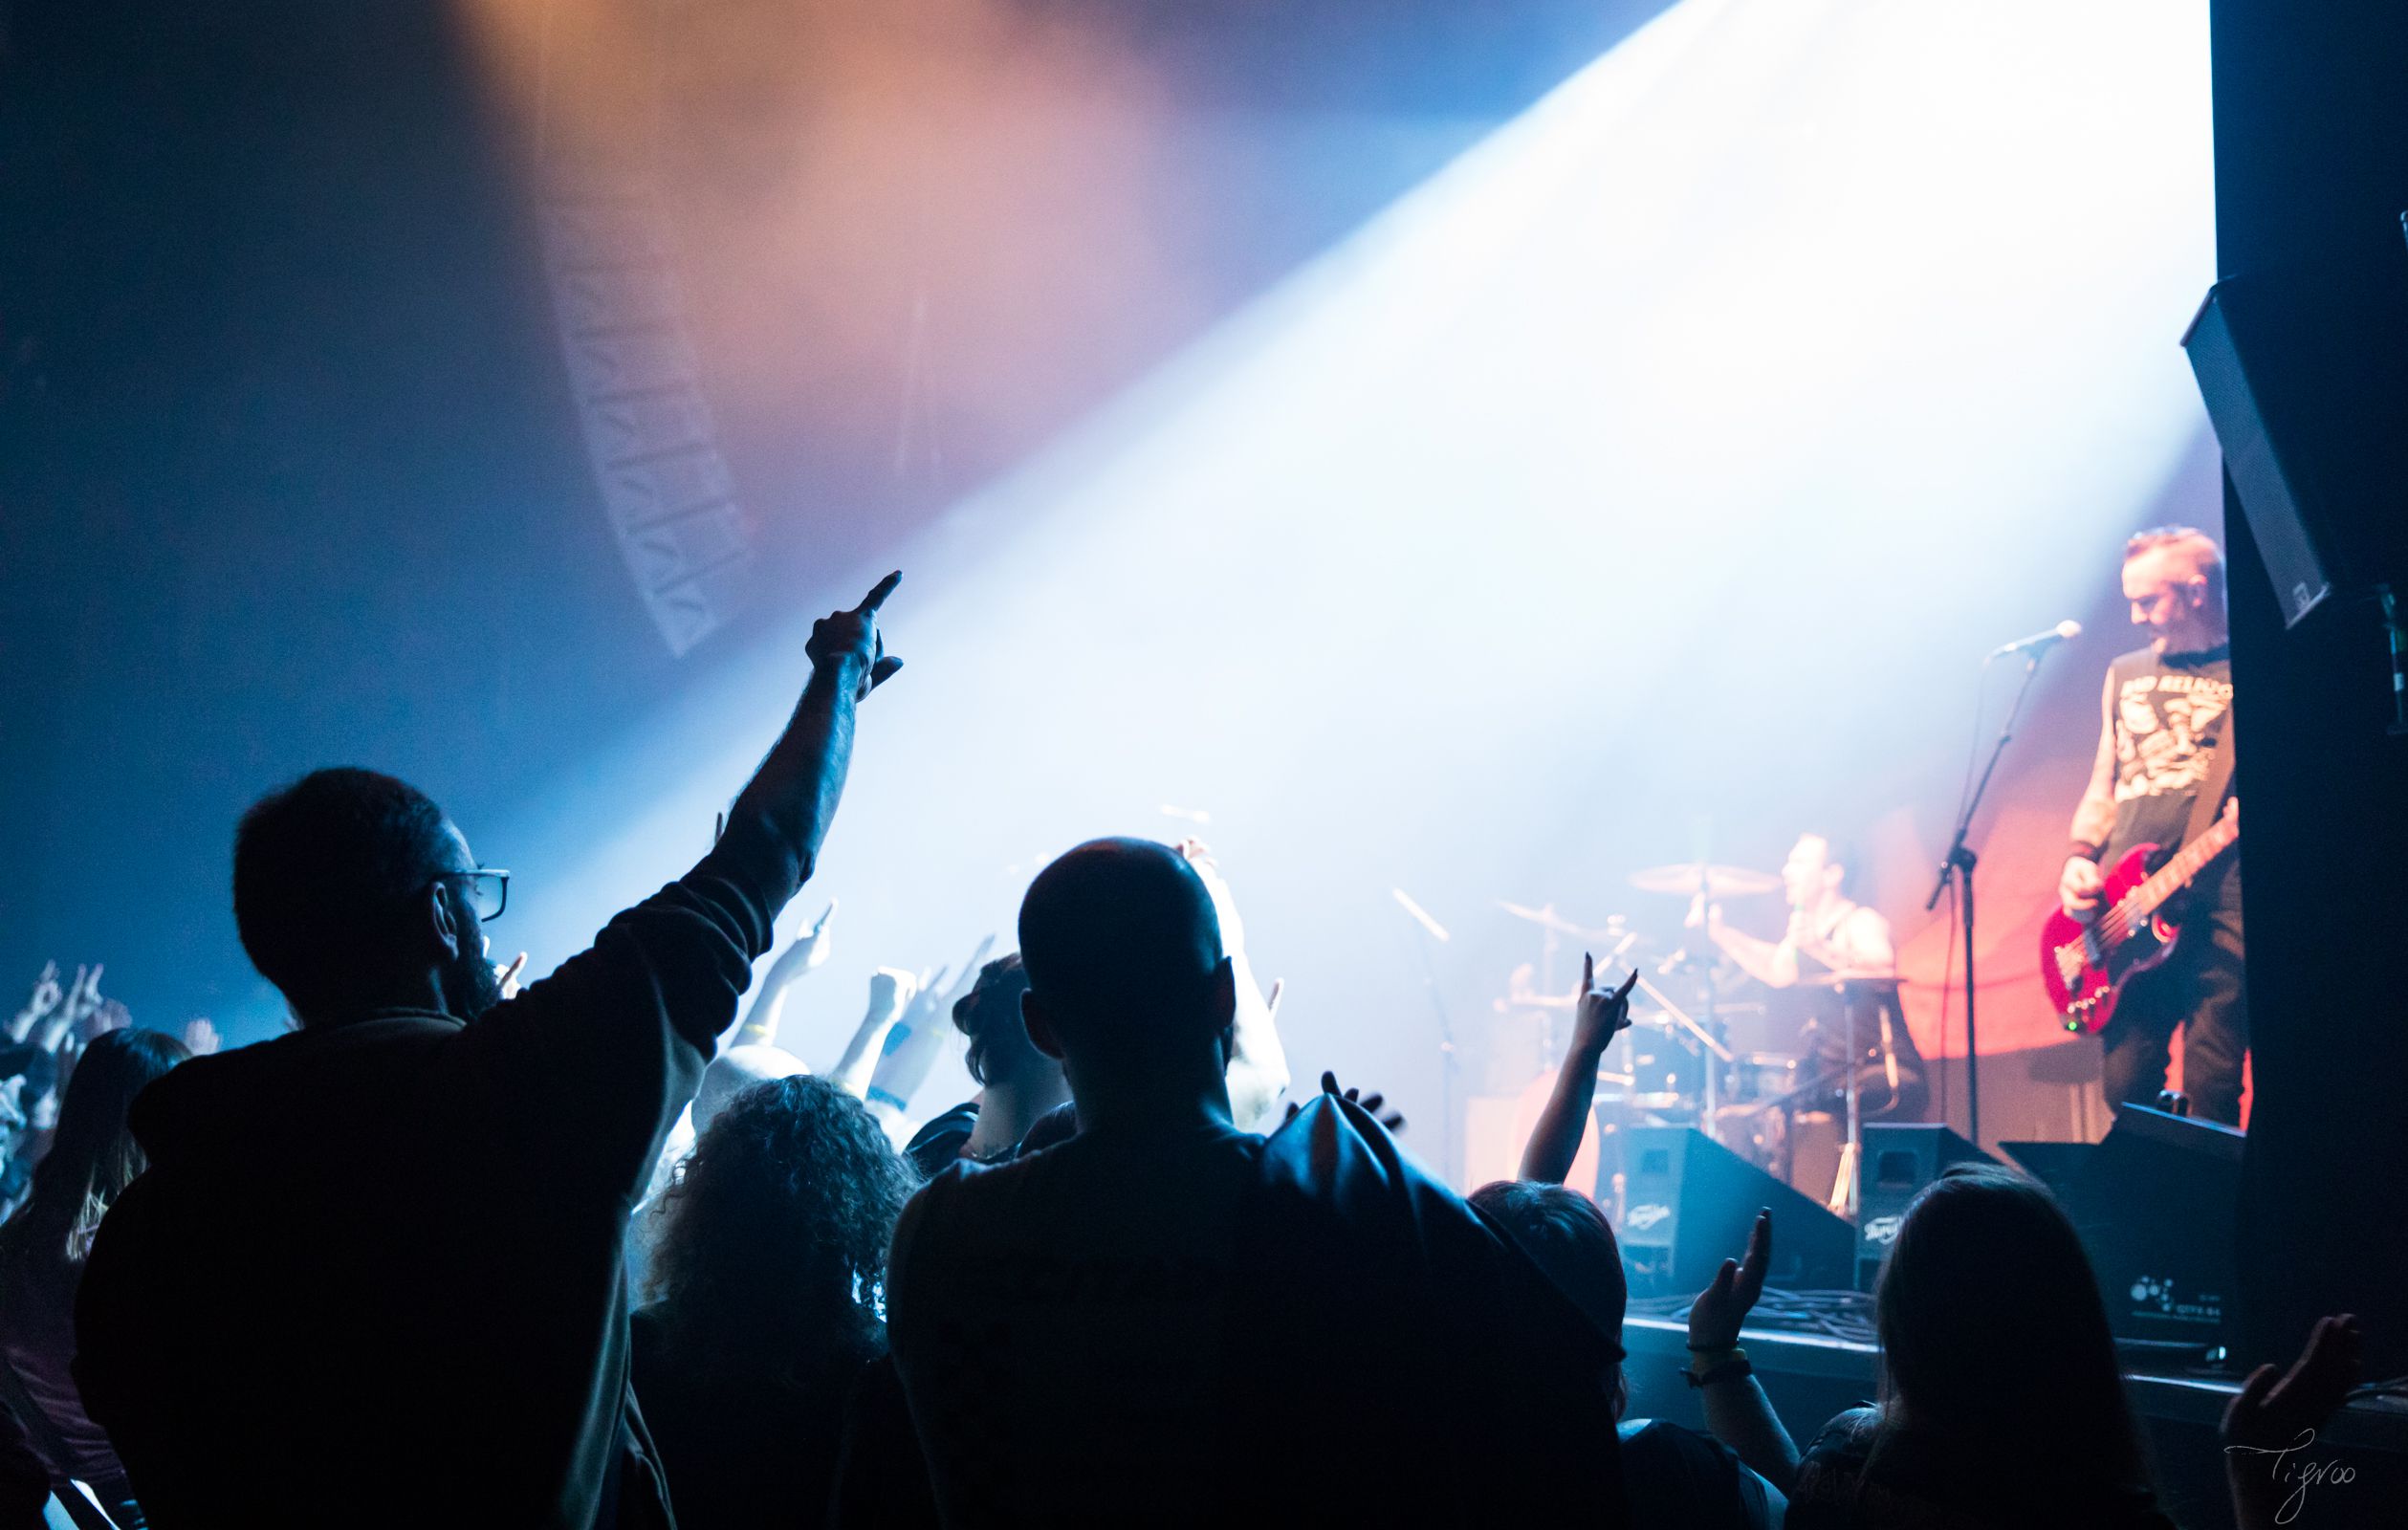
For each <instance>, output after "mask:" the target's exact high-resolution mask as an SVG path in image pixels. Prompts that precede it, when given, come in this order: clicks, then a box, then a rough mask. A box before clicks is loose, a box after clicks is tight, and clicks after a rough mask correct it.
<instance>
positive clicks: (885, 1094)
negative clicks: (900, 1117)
mask: <svg viewBox="0 0 2408 1530" xmlns="http://www.w3.org/2000/svg"><path fill="white" fill-rule="evenodd" d="M864 1100H865V1104H880V1105H891V1106H893V1107H894V1108H895V1109H896V1110H904V1109H908V1102H907V1101H905V1099H904V1098H903V1096H901V1095H899V1094H897V1093H895V1092H894V1091H893V1090H891V1089H881V1088H880V1087H878V1085H876V1084H874V1083H873V1084H871V1085H870V1086H869V1092H868V1093H867V1095H865V1097H864Z"/></svg>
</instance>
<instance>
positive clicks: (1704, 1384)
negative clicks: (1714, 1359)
mask: <svg viewBox="0 0 2408 1530" xmlns="http://www.w3.org/2000/svg"><path fill="white" fill-rule="evenodd" d="M1755 1374H1756V1367H1755V1366H1751V1365H1749V1364H1748V1363H1747V1357H1746V1356H1745V1355H1740V1357H1739V1358H1738V1359H1736V1360H1726V1361H1724V1362H1722V1364H1720V1365H1718V1366H1714V1367H1713V1368H1712V1369H1710V1370H1704V1371H1696V1370H1684V1371H1682V1372H1681V1373H1680V1377H1681V1380H1683V1381H1685V1382H1687V1383H1688V1384H1689V1385H1690V1386H1691V1387H1692V1388H1696V1389H1698V1390H1702V1389H1704V1388H1708V1387H1712V1386H1715V1385H1716V1384H1718V1383H1720V1382H1726V1381H1745V1380H1746V1379H1747V1378H1748V1377H1750V1376H1753V1375H1755Z"/></svg>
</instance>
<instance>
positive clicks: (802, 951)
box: [777, 898, 836, 973]
mask: <svg viewBox="0 0 2408 1530" xmlns="http://www.w3.org/2000/svg"><path fill="white" fill-rule="evenodd" d="M835 919H836V900H835V899H833V898H830V899H829V900H828V906H827V908H826V909H825V910H824V911H823V912H821V915H820V917H819V920H818V922H817V923H814V924H808V925H805V926H803V927H802V929H800V930H799V931H798V932H797V933H796V935H795V943H794V944H793V945H791V946H789V947H787V948H786V949H785V951H784V952H782V953H781V954H780V955H779V956H778V958H777V965H778V966H779V967H780V968H784V969H786V970H788V971H791V972H794V973H807V972H811V971H813V970H814V969H816V968H820V967H824V966H826V965H827V960H828V958H829V957H830V956H832V955H834V954H835V953H836V940H835V937H834V936H832V935H830V934H829V933H828V926H829V925H830V924H832V923H834V922H835Z"/></svg>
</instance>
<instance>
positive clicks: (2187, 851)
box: [2124, 818, 2241, 915]
mask: <svg viewBox="0 0 2408 1530" xmlns="http://www.w3.org/2000/svg"><path fill="white" fill-rule="evenodd" d="M2240 838H2241V825H2240V824H2239V823H2237V822H2235V821H2234V820H2231V819H2228V818H2223V819H2218V820H2216V822H2215V824H2214V826H2213V827H2211V828H2209V829H2208V831H2207V832H2206V833H2205V834H2202V835H2200V837H2199V838H2198V839H2196V840H2194V841H2192V842H2190V843H2188V844H2186V845H2184V846H2182V848H2181V849H2179V850H2178V851H2176V852H2175V855H2174V859H2173V860H2171V861H2168V862H2167V863H2165V864H2164V865H2162V866H2160V867H2158V868H2157V872H2156V875H2155V876H2153V877H2151V878H2150V879H2149V880H2148V881H2146V882H2144V883H2142V884H2141V885H2139V886H2137V887H2134V889H2133V891H2132V895H2131V896H2130V897H2128V898H2126V899H2125V900H2124V902H2125V906H2126V907H2130V908H2132V909H2133V911H2134V913H2136V914H2141V915H2147V914H2152V913H2155V912H2156V910H2157V908H2158V907H2159V906H2160V905H2162V904H2163V903H2164V902H2165V901H2166V900H2167V899H2168V898H2171V897H2173V896H2174V895H2175V894H2176V893H2178V892H2180V891H2181V890H2182V889H2183V888H2184V887H2187V886H2189V885H2191V879H2192V878H2193V877H2196V876H2198V875H2199V873H2200V868H2201V867H2202V866H2204V865H2206V864H2207V863H2208V862H2210V861H2213V860H2215V859H2216V858H2217V857H2218V856H2220V855H2222V854H2223V853H2224V852H2225V851H2226V850H2228V849H2230V848H2231V847H2232V842H2234V841H2235V840H2238V839H2240Z"/></svg>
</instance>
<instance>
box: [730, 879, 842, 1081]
mask: <svg viewBox="0 0 2408 1530" xmlns="http://www.w3.org/2000/svg"><path fill="white" fill-rule="evenodd" d="M835 917H836V904H835V901H834V900H833V899H831V900H830V901H829V903H828V907H827V911H826V912H824V913H822V914H821V915H820V921H819V923H817V924H813V925H805V926H803V927H802V929H801V932H800V933H799V934H797V935H796V936H795V939H794V944H793V945H791V946H788V947H787V948H786V949H785V950H784V951H779V952H778V953H777V960H776V961H774V962H772V963H770V964H769V972H768V973H766V974H765V975H763V976H762V978H761V991H760V992H759V993H758V994H755V995H753V1007H752V1008H751V1009H750V1010H748V1011H746V1012H745V1015H744V1024H743V1026H742V1028H741V1029H739V1030H738V1031H737V1032H736V1041H737V1043H738V1044H739V1045H743V1046H776V1045H777V1027H778V1026H779V1024H781V1023H782V1022H783V1021H784V1019H785V1017H786V995H788V994H789V993H792V992H793V991H794V986H795V984H796V983H798V982H799V981H801V979H802V974H803V973H808V972H811V971H812V970H814V969H815V968H817V967H819V966H821V964H822V963H824V962H825V961H826V960H827V959H828V954H829V952H830V951H831V950H832V949H833V948H832V947H831V945H830V943H829V940H828V921H830V920H832V919H834V918H835Z"/></svg>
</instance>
